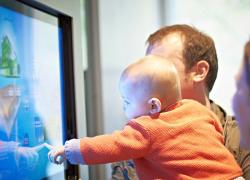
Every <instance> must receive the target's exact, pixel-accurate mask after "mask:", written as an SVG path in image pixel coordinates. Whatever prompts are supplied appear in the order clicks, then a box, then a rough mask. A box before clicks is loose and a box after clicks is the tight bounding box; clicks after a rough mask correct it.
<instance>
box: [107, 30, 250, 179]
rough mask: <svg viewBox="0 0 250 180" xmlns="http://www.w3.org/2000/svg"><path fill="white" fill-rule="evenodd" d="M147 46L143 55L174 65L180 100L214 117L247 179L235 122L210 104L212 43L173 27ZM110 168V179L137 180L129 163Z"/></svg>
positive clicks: (249, 164)
mask: <svg viewBox="0 0 250 180" xmlns="http://www.w3.org/2000/svg"><path fill="white" fill-rule="evenodd" d="M147 42H148V48H147V53H146V54H153V55H158V56H162V57H165V58H168V59H170V60H172V61H173V63H174V64H175V66H176V68H177V71H178V73H179V76H180V80H181V91H182V97H183V98H185V99H194V100H196V101H198V102H200V103H201V104H203V105H205V106H207V107H208V108H210V109H211V110H213V111H214V112H215V113H216V114H217V116H218V117H219V118H220V121H221V124H222V126H223V128H224V139H225V146H226V147H227V148H228V150H229V151H230V152H231V153H232V154H233V155H234V157H235V159H236V160H237V162H238V164H239V165H240V166H241V168H242V171H243V173H244V175H243V176H244V178H245V179H250V152H249V151H246V150H244V149H242V148H241V147H240V144H239V143H240V141H239V130H238V127H237V124H236V121H235V120H234V118H233V117H231V116H228V115H227V114H226V112H225V111H224V110H223V109H222V108H221V107H220V106H218V105H216V104H215V103H214V102H213V101H211V100H209V93H210V91H211V90H212V88H213V85H214V82H215V79H216V77H217V71H218V60H217V55H216V49H215V45H214V42H213V40H212V39H211V38H210V37H209V36H207V35H206V34H204V33H201V32H199V31H198V30H197V29H195V28H193V27H190V26H188V25H173V26H167V27H164V28H162V29H160V30H158V31H156V32H155V33H153V34H152V35H150V37H149V38H148V40H147ZM204 148H209V147H204ZM118 167H119V168H118ZM112 168H113V172H112V178H113V179H125V178H124V177H123V176H122V175H123V174H124V173H123V172H127V173H126V175H128V174H131V176H130V177H127V178H130V179H137V177H136V175H135V174H134V172H133V166H132V165H131V161H129V162H122V163H114V164H112ZM120 170H121V171H120Z"/></svg>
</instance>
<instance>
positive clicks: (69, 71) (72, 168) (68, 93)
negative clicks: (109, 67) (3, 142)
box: [9, 0, 79, 179]
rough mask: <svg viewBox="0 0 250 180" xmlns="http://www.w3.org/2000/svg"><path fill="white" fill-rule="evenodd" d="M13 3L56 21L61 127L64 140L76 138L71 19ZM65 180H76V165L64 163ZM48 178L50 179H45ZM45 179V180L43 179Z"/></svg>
mask: <svg viewBox="0 0 250 180" xmlns="http://www.w3.org/2000/svg"><path fill="white" fill-rule="evenodd" d="M9 1H11V2H13V3H21V4H23V5H24V6H26V7H27V8H30V9H31V10H32V9H35V10H38V11H41V12H43V13H45V14H48V15H52V16H54V17H56V18H57V19H58V27H59V28H60V30H61V38H60V43H61V44H60V47H61V51H60V55H61V58H60V60H62V62H61V65H62V66H61V67H62V69H61V70H62V72H63V73H62V76H63V79H64V81H63V83H62V85H63V87H62V88H63V91H62V98H63V102H64V104H63V111H64V112H63V114H64V117H65V121H64V122H63V123H64V124H63V126H64V129H65V132H64V134H65V137H64V140H67V139H72V138H76V137H77V128H76V107H75V85H74V58H73V38H72V21H73V20H72V17H71V16H69V15H67V14H65V13H62V12H60V11H58V10H56V9H54V8H51V7H49V6H47V5H44V4H42V3H40V2H37V1H33V0H9ZM65 167H66V168H65V172H64V175H65V179H78V178H79V170H78V166H77V165H71V164H69V163H66V166H65ZM47 178H50V177H47ZM45 179H46V178H45Z"/></svg>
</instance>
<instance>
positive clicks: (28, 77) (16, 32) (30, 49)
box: [0, 6, 64, 179]
mask: <svg viewBox="0 0 250 180" xmlns="http://www.w3.org/2000/svg"><path fill="white" fill-rule="evenodd" d="M53 18H54V17H51V20H50V21H55V22H56V18H54V19H53ZM61 81H62V76H61V64H60V29H59V28H58V26H57V25H52V24H51V23H47V22H44V21H41V20H38V19H35V18H32V17H29V16H26V15H24V14H22V13H19V12H16V11H13V10H11V9H9V8H6V7H4V6H0V179H43V178H48V177H50V176H53V175H55V174H58V173H60V172H63V171H64V167H63V166H56V165H53V164H51V163H49V161H48V158H47V153H48V151H49V147H50V146H49V145H50V144H51V145H54V146H57V145H62V144H63V137H64V134H63V119H64V117H63V106H62V104H63V103H62V82H61Z"/></svg>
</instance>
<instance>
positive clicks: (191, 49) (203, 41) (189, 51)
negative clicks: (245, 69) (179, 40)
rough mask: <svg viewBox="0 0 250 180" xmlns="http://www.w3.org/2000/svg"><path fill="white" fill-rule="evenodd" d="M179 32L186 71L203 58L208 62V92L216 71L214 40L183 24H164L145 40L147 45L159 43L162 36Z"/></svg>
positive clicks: (211, 86)
mask: <svg viewBox="0 0 250 180" xmlns="http://www.w3.org/2000/svg"><path fill="white" fill-rule="evenodd" d="M176 32H177V33H180V34H181V36H182V37H183V46H184V48H183V54H182V55H183V58H184V64H185V68H186V71H188V70H190V69H191V68H192V67H193V66H194V65H195V64H196V63H197V62H198V61H200V60H205V61H207V62H208V64H209V71H208V75H207V77H206V85H207V90H208V92H210V91H211V90H212V88H213V85H214V82H215V80H216V77H217V72H218V59H217V54H216V49H215V45H214V41H213V39H212V38H211V37H209V36H208V35H206V34H205V33H202V32H200V31H199V30H197V29H196V28H195V27H191V26H189V25H185V24H178V25H172V26H166V27H163V28H161V29H159V30H158V31H156V32H155V33H153V34H151V35H150V36H149V38H148V40H147V42H148V45H149V46H148V47H150V46H153V45H155V44H156V43H160V42H161V41H162V40H163V39H164V37H166V36H167V35H169V34H172V33H176Z"/></svg>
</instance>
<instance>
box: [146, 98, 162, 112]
mask: <svg viewBox="0 0 250 180" xmlns="http://www.w3.org/2000/svg"><path fill="white" fill-rule="evenodd" d="M148 104H149V105H150V110H149V112H150V114H152V115H153V114H156V113H159V112H161V101H160V100H159V99H158V98H151V99H149V100H148Z"/></svg>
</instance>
